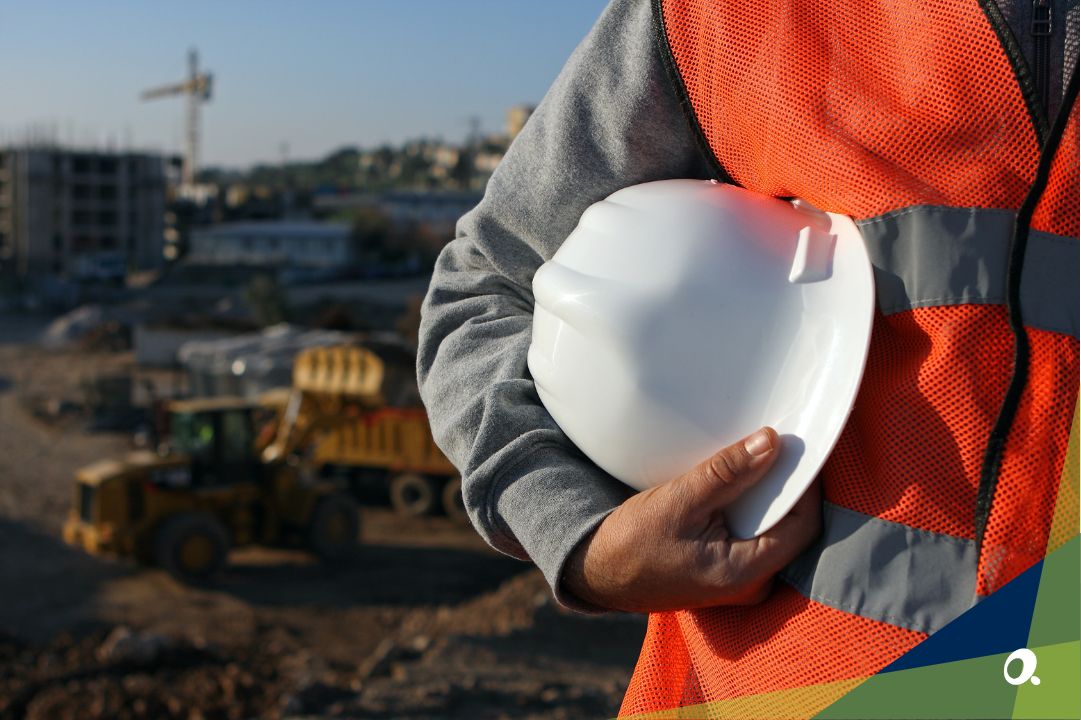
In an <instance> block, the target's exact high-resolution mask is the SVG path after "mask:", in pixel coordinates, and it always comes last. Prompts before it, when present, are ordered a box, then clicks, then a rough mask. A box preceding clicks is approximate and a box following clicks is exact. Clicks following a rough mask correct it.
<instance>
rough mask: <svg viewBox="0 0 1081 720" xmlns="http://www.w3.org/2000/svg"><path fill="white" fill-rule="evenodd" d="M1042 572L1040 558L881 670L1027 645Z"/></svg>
mask: <svg viewBox="0 0 1081 720" xmlns="http://www.w3.org/2000/svg"><path fill="white" fill-rule="evenodd" d="M1042 571H1043V561H1042V560H1041V561H1040V562H1038V563H1036V564H1035V565H1033V566H1032V567H1030V568H1029V569H1028V570H1026V571H1025V572H1023V573H1021V574H1020V575H1019V576H1017V577H1016V578H1014V579H1013V580H1011V581H1010V582H1009V583H1007V584H1006V585H1004V586H1003V587H1001V588H999V590H998V591H997V592H994V593H992V594H991V595H988V596H987V597H986V598H984V599H983V600H982V601H981V602H980V603H979V604H977V605H976V606H974V607H973V608H971V609H970V610H967V611H965V613H964V614H962V615H961V616H960V617H958V618H957V619H955V620H954V621H953V622H951V623H950V624H949V625H947V626H946V627H944V628H942V629H941V630H939V631H938V632H936V633H935V634H934V635H932V636H931V637H929V638H927V639H926V640H924V641H923V642H922V643H920V644H919V645H917V646H916V647H914V648H912V649H911V650H909V651H908V652H907V653H905V654H904V655H902V656H901V657H899V658H897V659H896V660H894V661H893V662H892V663H890V664H889V665H887V666H886V667H884V668H883V669H882V670H881V672H884V673H886V672H895V671H897V670H908V669H910V668H916V667H923V666H925V665H937V664H939V663H946V662H953V661H954V660H967V659H968V658H975V657H983V656H984V655H995V654H998V653H1004V652H1005V653H1009V652H1013V651H1014V650H1016V649H1017V648H1022V647H1025V646H1026V645H1027V644H1028V631H1029V626H1030V625H1031V624H1032V612H1033V609H1034V608H1035V606H1036V591H1037V590H1038V589H1039V587H1040V573H1041V572H1042Z"/></svg>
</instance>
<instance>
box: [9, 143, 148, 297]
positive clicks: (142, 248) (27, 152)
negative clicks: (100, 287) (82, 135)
mask: <svg viewBox="0 0 1081 720" xmlns="http://www.w3.org/2000/svg"><path fill="white" fill-rule="evenodd" d="M165 185H166V160H165V158H163V157H162V156H160V155H153V154H146V153H135V152H109V151H93V150H86V151H82V150H69V149H61V148H58V147H48V146H44V147H28V148H9V149H4V148H0V274H4V275H16V276H19V277H22V278H35V277H41V276H54V277H62V278H67V279H71V280H107V279H116V278H120V277H123V276H124V275H125V274H126V273H127V272H129V271H132V270H142V269H151V268H155V267H158V266H159V265H160V264H161V263H162V252H161V248H162V222H163V217H164V214H165Z"/></svg>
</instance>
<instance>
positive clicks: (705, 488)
mask: <svg viewBox="0 0 1081 720" xmlns="http://www.w3.org/2000/svg"><path fill="white" fill-rule="evenodd" d="M780 446H781V439H780V437H778V436H777V431H776V430H774V429H773V428H771V427H764V428H762V429H761V430H758V431H756V432H754V433H752V434H750V435H748V436H747V437H745V438H744V439H742V440H740V441H739V442H736V443H733V444H732V445H729V446H728V447H726V448H724V449H723V450H721V451H720V452H717V453H715V454H714V455H712V456H710V457H709V458H707V459H706V460H704V461H702V462H701V463H699V464H698V465H697V466H695V467H694V469H692V470H691V471H690V472H688V473H686V474H685V475H683V476H682V477H680V478H678V479H677V480H675V481H674V482H673V483H670V485H671V486H672V487H671V488H670V489H671V490H672V491H674V492H679V493H680V494H682V495H683V496H684V499H685V501H686V502H687V503H688V504H689V506H690V507H700V508H704V509H706V510H707V511H711V510H714V509H716V508H721V507H724V506H726V505H728V504H729V503H731V502H732V501H733V500H735V499H736V498H737V497H739V495H740V494H741V493H742V492H743V491H744V490H746V489H747V488H749V487H750V486H752V485H754V484H755V483H756V482H758V481H759V480H761V479H762V476H763V475H765V474H766V471H767V470H769V468H770V467H771V466H772V465H773V463H774V461H775V460H776V459H777V455H778V451H779V450H780Z"/></svg>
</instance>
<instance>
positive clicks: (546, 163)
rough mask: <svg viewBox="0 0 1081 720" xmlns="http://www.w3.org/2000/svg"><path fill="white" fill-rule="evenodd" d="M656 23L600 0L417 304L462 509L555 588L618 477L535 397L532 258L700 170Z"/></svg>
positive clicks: (644, 6)
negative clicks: (603, 212) (621, 206)
mask: <svg viewBox="0 0 1081 720" xmlns="http://www.w3.org/2000/svg"><path fill="white" fill-rule="evenodd" d="M652 23H653V19H652V17H651V9H650V5H649V3H648V2H646V1H641V0H618V1H617V2H614V3H613V4H612V5H611V6H610V7H609V8H608V9H607V10H606V11H605V13H604V15H603V16H602V17H601V19H600V20H599V21H598V23H597V25H596V27H595V28H594V29H593V31H592V32H591V33H590V35H589V36H588V37H587V38H586V39H585V40H584V41H583V43H582V44H581V45H580V46H579V48H578V49H577V50H576V51H575V53H574V55H573V56H572V57H571V59H570V61H569V62H568V63H567V66H566V67H565V68H564V70H563V72H562V73H561V74H560V76H559V78H558V79H557V81H556V82H555V84H554V85H553V86H552V88H551V90H550V91H549V92H548V94H547V95H546V96H545V98H544V100H543V101H542V103H541V104H540V106H539V107H538V109H537V111H536V113H535V114H534V116H533V117H532V118H531V120H530V121H529V123H528V124H527V125H526V128H525V129H524V130H523V132H522V134H521V135H520V136H519V138H518V139H517V140H516V141H515V143H514V144H513V146H512V147H511V149H510V150H509V152H508V153H507V156H506V158H505V159H504V161H503V163H501V165H500V166H499V168H498V169H497V171H496V173H495V175H494V176H493V177H492V180H491V182H490V183H489V186H488V189H487V192H486V193H485V197H484V199H483V200H482V201H481V203H480V205H479V206H478V207H477V208H476V209H475V210H473V211H472V212H471V213H469V214H468V215H467V216H466V217H464V218H463V219H462V221H461V222H460V223H459V226H458V233H457V234H458V237H457V238H456V239H455V240H454V241H453V242H451V243H450V244H449V245H448V246H447V247H446V248H445V249H444V251H443V253H442V254H441V255H440V257H439V260H438V262H437V265H436V270H435V274H434V276H433V278H432V284H431V287H430V289H429V292H428V296H427V298H426V299H425V303H424V306H423V309H422V322H421V334H420V348H419V352H418V376H419V379H420V383H421V394H422V397H423V399H424V402H425V404H426V405H427V407H428V410H429V415H430V416H431V419H432V428H433V431H434V433H435V437H436V439H437V441H438V442H439V444H440V446H441V447H442V448H443V449H444V451H446V452H447V454H448V456H449V457H450V458H451V459H452V460H453V461H454V462H455V464H456V465H457V466H458V467H459V469H460V470H461V471H462V476H463V489H464V496H465V503H466V508H467V510H468V512H469V514H470V517H471V518H472V520H473V522H474V524H475V525H476V526H477V528H478V530H479V531H480V533H481V534H482V535H483V536H484V538H485V539H486V540H487V541H488V542H489V543H491V544H492V545H493V546H494V547H496V548H498V549H499V550H501V551H503V552H506V553H508V554H511V555H514V556H516V557H523V558H524V557H527V556H528V557H529V558H531V559H532V560H533V561H534V562H535V563H536V564H537V565H538V566H539V567H540V568H541V570H542V571H543V572H544V574H545V576H546V577H547V579H548V581H549V582H550V583H551V584H552V585H553V587H554V588H555V589H556V590H557V593H558V591H559V587H558V583H559V577H560V573H561V571H562V568H563V564H564V562H565V560H566V557H567V556H568V555H569V554H570V552H571V551H572V550H573V549H574V547H575V546H576V545H577V544H578V542H579V541H580V540H581V538H583V537H584V536H585V535H587V534H588V533H589V532H590V531H591V530H592V529H593V528H594V527H595V526H596V525H597V524H598V523H599V522H600V521H601V520H602V519H603V518H604V517H605V516H606V515H607V513H608V512H610V511H611V510H612V509H613V508H615V507H616V506H618V505H619V504H620V503H621V502H622V501H623V500H625V499H626V497H627V496H628V493H629V491H628V490H627V489H626V488H625V487H624V486H623V485H622V484H620V483H618V482H617V481H615V480H614V479H612V478H611V477H609V476H608V475H606V474H605V473H604V472H603V471H601V470H600V469H599V468H597V467H596V466H594V465H593V464H592V463H591V462H589V461H588V460H587V459H586V458H584V457H583V456H582V455H581V454H580V453H579V452H578V450H577V449H576V448H574V446H573V445H572V444H571V443H570V441H569V440H568V439H567V438H566V436H565V435H564V434H563V433H562V432H561V431H560V430H559V428H558V426H556V424H555V422H554V421H553V420H552V418H551V416H550V415H549V414H548V413H547V411H545V409H544V408H543V406H542V405H541V404H540V401H539V400H538V398H537V394H536V390H535V388H534V386H533V382H532V381H531V379H530V378H529V374H528V371H527V369H526V353H527V350H528V347H529V342H530V335H531V323H532V312H533V295H532V291H531V287H530V283H531V280H532V277H533V274H534V273H535V272H536V270H537V268H538V267H539V266H540V265H541V264H542V263H543V262H544V261H546V260H547V259H549V258H550V257H551V256H552V255H553V254H554V253H555V251H556V250H557V249H558V247H559V245H560V244H561V243H562V242H563V240H564V239H565V238H566V237H567V235H569V234H570V232H571V230H573V228H574V226H575V225H576V224H577V221H578V218H579V216H580V215H581V214H582V212H583V211H584V210H585V209H586V208H587V207H588V206H589V205H591V204H592V203H594V202H596V201H598V200H600V199H602V198H604V197H606V196H608V195H609V194H611V193H612V192H615V191H616V190H618V189H620V188H623V187H626V186H628V185H633V184H636V183H640V182H646V181H650V180H658V179H665V178H672V177H707V176H708V169H707V165H706V163H705V161H704V159H703V158H702V157H701V156H700V154H699V152H698V149H697V146H696V144H695V139H694V137H693V135H692V134H691V132H690V129H689V126H688V125H687V121H686V119H685V118H684V116H683V114H682V110H681V108H680V106H679V103H678V101H677V99H676V95H675V93H674V92H673V89H672V88H671V87H670V86H669V81H668V77H667V75H666V73H665V70H664V67H663V64H662V63H661V60H660V53H659V49H658V46H657V44H656V37H655V33H654V29H653V26H652ZM564 599H565V598H564Z"/></svg>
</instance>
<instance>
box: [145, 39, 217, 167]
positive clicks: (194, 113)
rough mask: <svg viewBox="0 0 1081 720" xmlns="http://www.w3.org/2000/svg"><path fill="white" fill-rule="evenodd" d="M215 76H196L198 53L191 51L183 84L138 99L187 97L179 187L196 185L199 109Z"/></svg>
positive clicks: (207, 99)
mask: <svg viewBox="0 0 1081 720" xmlns="http://www.w3.org/2000/svg"><path fill="white" fill-rule="evenodd" d="M213 79H214V76H213V75H212V74H211V73H208V72H202V73H201V72H199V53H198V52H197V51H196V50H195V49H194V48H193V49H191V50H189V51H188V77H187V79H186V80H184V81H182V82H179V83H172V84H170V85H162V86H160V87H156V88H151V89H150V90H145V91H143V93H142V94H141V95H140V97H141V98H142V99H143V100H156V99H158V98H163V97H172V96H175V95H184V96H186V99H187V103H188V107H187V114H186V118H185V126H186V127H185V133H184V134H185V136H186V140H187V142H186V143H185V145H186V147H185V149H184V170H183V174H182V178H181V179H182V184H183V186H185V187H191V186H192V185H194V184H195V175H196V173H197V172H198V171H199V141H200V128H199V125H200V108H201V106H202V104H203V103H205V102H209V101H210V93H211V86H212V84H213Z"/></svg>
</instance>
